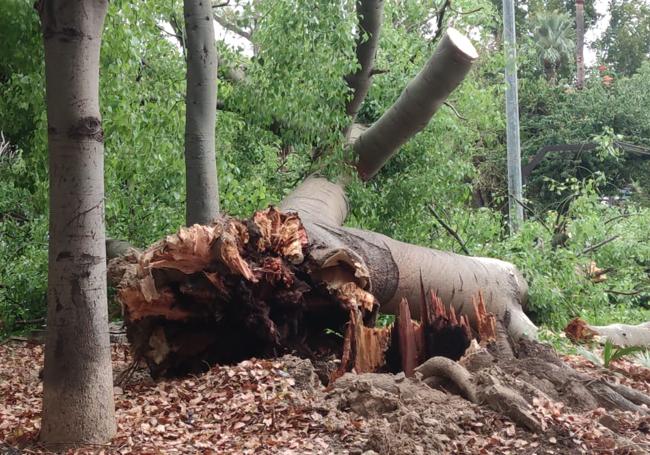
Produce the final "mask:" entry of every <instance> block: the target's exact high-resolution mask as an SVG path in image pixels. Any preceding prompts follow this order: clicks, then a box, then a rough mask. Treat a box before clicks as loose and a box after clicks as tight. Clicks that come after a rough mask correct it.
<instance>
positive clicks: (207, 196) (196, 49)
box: [184, 0, 219, 226]
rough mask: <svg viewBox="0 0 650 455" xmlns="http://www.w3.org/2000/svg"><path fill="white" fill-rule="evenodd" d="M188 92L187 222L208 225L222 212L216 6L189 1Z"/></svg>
mask: <svg viewBox="0 0 650 455" xmlns="http://www.w3.org/2000/svg"><path fill="white" fill-rule="evenodd" d="M184 15H185V36H186V46H187V49H186V51H187V93H186V96H185V105H186V113H185V179H186V183H185V187H186V199H185V200H186V217H185V218H186V224H187V225H188V226H191V225H193V224H208V223H209V222H210V221H211V220H212V219H214V217H216V216H217V214H218V213H219V185H218V181H217V164H216V156H215V124H216V115H217V49H216V47H215V43H214V26H213V24H212V6H211V4H210V2H209V1H208V0H185V2H184Z"/></svg>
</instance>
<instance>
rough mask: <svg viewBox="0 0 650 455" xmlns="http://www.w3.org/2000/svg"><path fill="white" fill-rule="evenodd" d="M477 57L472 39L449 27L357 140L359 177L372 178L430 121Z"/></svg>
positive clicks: (355, 145) (355, 148) (355, 146)
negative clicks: (424, 61) (417, 68)
mask: <svg viewBox="0 0 650 455" xmlns="http://www.w3.org/2000/svg"><path fill="white" fill-rule="evenodd" d="M477 58H478V54H477V53H476V49H474V46H473V45H472V43H471V42H470V41H469V39H467V38H466V37H465V36H464V35H462V34H461V33H460V32H458V31H457V30H455V29H453V28H449V29H448V30H447V33H446V34H445V36H444V37H443V38H442V40H441V41H440V44H438V47H437V48H436V51H435V53H434V54H433V56H432V57H431V58H430V59H429V61H428V62H427V64H426V65H425V66H424V68H422V70H421V71H420V72H419V73H418V75H417V76H415V77H414V78H413V80H411V82H410V83H409V84H408V86H407V87H406V88H405V89H404V91H403V92H402V94H401V95H400V97H399V98H398V99H397V101H396V102H395V104H393V105H392V106H391V107H390V109H388V110H387V111H386V112H385V113H384V114H383V115H382V116H381V118H380V119H379V120H377V122H375V123H374V124H373V125H372V126H371V127H370V128H369V129H368V130H367V131H366V132H364V133H363V134H362V135H361V137H359V139H358V140H357V141H356V142H355V144H354V150H355V152H356V153H357V155H358V162H357V171H358V173H359V177H361V178H362V179H363V180H369V179H370V178H372V177H373V176H374V175H375V174H376V173H377V172H378V171H379V169H381V168H382V167H383V165H384V164H385V163H386V161H388V160H389V159H390V158H391V157H392V156H393V155H394V154H395V153H396V152H397V151H398V149H399V148H400V147H401V146H402V145H403V144H405V143H406V142H407V141H408V140H409V139H410V138H411V137H412V136H413V135H415V134H416V133H417V132H419V131H420V130H422V129H423V128H424V127H425V126H426V125H427V123H428V122H429V120H430V119H431V117H432V116H433V114H435V113H436V111H437V110H438V108H439V107H440V105H441V104H442V103H443V102H444V101H445V100H446V99H447V97H448V96H449V94H450V93H451V92H452V91H453V90H454V89H455V88H456V87H458V85H460V83H461V82H462V80H463V79H464V78H465V75H466V74H467V73H468V72H469V70H470V68H471V67H472V64H473V63H474V61H475V60H476V59H477Z"/></svg>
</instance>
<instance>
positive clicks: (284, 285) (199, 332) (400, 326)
mask: <svg viewBox="0 0 650 455" xmlns="http://www.w3.org/2000/svg"><path fill="white" fill-rule="evenodd" d="M309 252H310V250H309V241H308V238H307V234H306V232H305V229H304V227H303V225H302V223H301V221H300V218H299V217H298V216H297V215H296V214H292V213H283V212H280V211H278V210H276V209H275V208H273V207H270V208H268V209H266V210H262V211H259V212H256V213H255V214H254V215H253V217H252V218H251V219H249V220H245V221H239V220H236V219H233V218H229V217H220V218H218V219H217V220H215V222H214V223H213V224H211V225H210V226H199V225H194V226H190V227H187V228H181V229H180V230H179V232H178V233H177V234H175V235H170V236H168V237H166V238H165V239H163V240H161V241H159V242H157V243H156V244H154V245H152V246H151V247H149V248H148V249H146V250H145V251H143V252H142V253H138V252H132V253H131V255H130V256H128V257H123V258H120V259H119V260H117V261H112V262H111V264H109V269H110V272H109V273H110V275H111V276H116V277H120V281H119V284H118V286H117V291H118V299H119V301H120V302H121V303H122V305H123V308H124V316H125V321H126V324H127V329H128V330H127V332H128V336H129V341H130V342H131V344H132V347H133V350H134V353H135V354H136V356H138V357H139V358H141V359H144V360H145V361H146V362H147V364H148V366H149V369H150V371H151V373H152V375H153V376H178V375H183V374H188V373H196V372H200V371H203V370H205V369H206V368H207V367H208V366H209V365H212V364H214V363H231V362H237V361H240V360H244V359H247V358H251V357H270V356H276V355H281V354H283V353H286V352H294V353H297V354H299V355H303V356H307V357H312V358H314V357H316V358H317V357H319V356H323V357H326V356H328V355H331V354H336V355H337V356H339V357H340V358H341V366H340V368H339V370H338V371H337V372H336V373H335V374H334V376H340V375H342V374H343V373H344V372H346V371H351V370H354V371H356V372H359V373H362V372H372V371H382V370H384V371H385V370H390V371H398V370H404V371H405V372H406V374H407V375H409V376H410V375H412V374H413V370H414V369H415V368H416V367H417V366H418V365H419V364H420V363H422V362H423V361H424V360H426V359H428V358H430V357H432V356H445V357H449V358H451V359H458V358H460V357H461V356H462V354H463V353H464V352H465V349H466V348H467V346H469V343H470V340H471V339H472V338H478V339H479V340H481V341H487V340H493V339H494V337H495V336H494V334H495V319H494V316H493V315H491V314H488V313H487V312H486V310H485V305H484V302H483V298H482V296H481V295H478V296H477V297H476V298H475V299H474V311H475V313H476V321H477V325H476V327H475V329H476V336H474V334H473V333H472V329H471V328H470V325H469V323H468V320H467V318H466V317H465V316H460V317H458V316H457V315H456V313H455V310H454V309H453V308H448V307H445V305H444V304H443V302H442V301H441V300H440V299H439V298H438V297H437V296H436V295H434V294H433V293H430V295H429V298H428V299H427V298H425V292H424V289H422V302H421V312H420V313H421V315H422V320H421V321H420V322H419V323H418V322H414V321H412V320H411V314H410V311H409V307H408V303H407V302H406V300H403V301H402V303H401V304H400V307H399V314H398V315H397V320H396V323H395V324H394V325H393V326H389V327H385V328H380V327H375V321H376V317H377V314H378V310H379V302H378V301H377V299H376V298H375V296H374V295H373V294H372V293H370V292H369V290H368V287H369V282H368V280H367V279H366V274H364V273H363V270H364V269H363V267H365V265H363V264H360V265H359V267H360V268H359V269H358V270H355V269H353V268H351V266H350V261H340V262H339V261H330V262H328V263H327V264H323V263H321V262H318V261H317V260H313V259H312V258H311V256H310V254H309ZM340 334H344V335H343V336H341V335H340Z"/></svg>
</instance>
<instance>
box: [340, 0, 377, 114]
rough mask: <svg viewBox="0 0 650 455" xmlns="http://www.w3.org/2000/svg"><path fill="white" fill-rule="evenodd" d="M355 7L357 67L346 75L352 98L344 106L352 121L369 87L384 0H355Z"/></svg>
mask: <svg viewBox="0 0 650 455" xmlns="http://www.w3.org/2000/svg"><path fill="white" fill-rule="evenodd" d="M356 8H357V20H358V21H359V30H358V32H357V33H358V35H357V51H356V53H357V62H358V63H359V68H358V69H357V71H356V72H355V73H354V74H350V75H348V76H347V77H346V80H347V82H348V85H349V86H350V88H352V98H350V100H349V101H348V103H347V105H346V107H345V111H346V113H347V114H348V115H349V116H350V117H351V119H352V121H353V122H354V119H355V117H356V116H357V113H358V112H359V109H360V108H361V104H362V103H363V100H364V98H365V97H366V95H367V94H368V90H369V89H370V83H371V79H372V75H373V70H374V64H375V55H376V54H377V45H378V44H379V32H380V31H381V24H382V22H383V17H384V0H357V2H356Z"/></svg>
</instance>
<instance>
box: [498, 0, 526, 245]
mask: <svg viewBox="0 0 650 455" xmlns="http://www.w3.org/2000/svg"><path fill="white" fill-rule="evenodd" d="M503 35H504V41H505V56H506V84H507V85H506V133H507V135H506V137H507V143H508V207H509V217H508V224H509V226H510V233H511V234H514V233H515V232H517V230H519V227H520V226H521V224H522V223H523V221H524V209H523V207H522V205H521V204H520V202H521V201H522V189H521V150H520V146H519V100H518V95H517V42H516V37H515V5H514V0H503Z"/></svg>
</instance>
